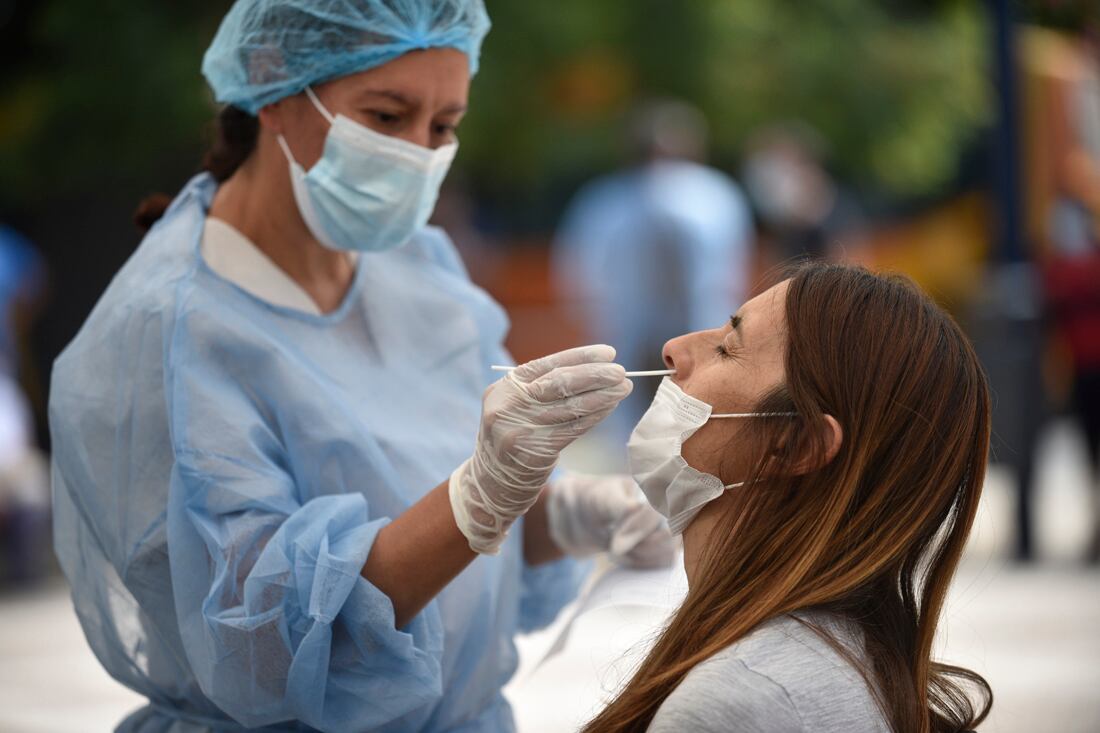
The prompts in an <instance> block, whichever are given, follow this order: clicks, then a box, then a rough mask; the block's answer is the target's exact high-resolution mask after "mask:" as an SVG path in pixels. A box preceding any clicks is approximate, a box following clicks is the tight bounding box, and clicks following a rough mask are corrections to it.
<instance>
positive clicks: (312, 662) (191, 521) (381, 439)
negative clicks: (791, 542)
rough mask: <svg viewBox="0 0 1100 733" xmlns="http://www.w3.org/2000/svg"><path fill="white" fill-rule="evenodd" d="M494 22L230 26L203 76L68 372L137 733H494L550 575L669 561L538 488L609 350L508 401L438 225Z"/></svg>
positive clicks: (87, 544) (598, 504)
mask: <svg viewBox="0 0 1100 733" xmlns="http://www.w3.org/2000/svg"><path fill="white" fill-rule="evenodd" d="M488 26H489V23H488V18H487V17H486V15H485V12H484V9H483V7H482V3H481V2H480V0H355V1H352V2H324V1H322V0H311V1H310V2H304V1H296V0H240V1H239V2H237V3H236V4H235V5H234V6H233V8H232V9H231V10H230V12H229V14H228V15H227V16H226V18H225V20H224V21H223V23H222V25H221V28H220V30H219V31H218V34H217V36H216V37H215V39H214V41H213V44H212V46H211V47H210V49H209V50H208V51H207V54H206V57H205V60H204V63H203V72H204V74H205V76H206V78H207V80H208V81H209V82H210V85H211V86H212V87H213V89H214V93H215V95H216V97H217V99H218V100H219V101H221V102H223V103H225V105H226V106H225V108H224V110H223V111H222V112H221V114H220V116H219V120H218V128H217V139H216V141H215V144H214V147H213V149H212V150H211V151H210V153H209V154H208V155H207V158H206V167H207V169H208V171H207V172H206V173H203V174H202V175H199V176H197V177H196V178H194V179H193V180H192V181H191V182H190V183H188V184H187V186H186V187H185V188H184V189H183V190H182V192H180V193H179V195H178V196H177V197H176V199H175V200H174V201H173V202H172V204H171V206H169V207H168V208H167V211H163V212H162V211H159V210H155V208H151V207H149V206H146V207H145V208H144V210H143V211H142V212H141V217H142V218H143V219H144V220H145V221H146V222H147V223H149V222H151V221H152V220H154V219H157V218H158V216H159V215H161V214H162V216H159V220H158V221H156V224H155V226H153V227H152V229H151V231H150V232H149V233H148V235H147V236H146V237H145V239H144V241H143V242H142V244H141V246H140V247H139V248H138V250H137V251H136V252H135V253H134V255H133V256H132V257H131V258H130V260H129V261H128V262H127V263H126V265H125V266H124V267H123V268H122V270H121V271H120V272H119V273H118V275H117V276H116V277H115V278H114V280H113V282H112V283H111V285H110V287H109V288H108V289H107V291H106V293H105V294H104V295H103V297H102V299H101V300H100V302H99V303H98V305H97V306H96V308H95V310H94V311H93V313H92V314H91V316H90V317H89V318H88V321H87V322H86V323H85V325H84V327H83V329H82V330H81V332H80V333H79V335H78V336H77V337H76V339H75V340H74V341H73V343H72V344H71V345H70V346H69V347H68V348H67V349H66V350H65V352H64V353H63V354H62V355H61V357H60V358H59V359H58V361H57V363H56V366H55V369H54V373H53V382H52V392H51V404H50V423H51V430H52V435H53V447H54V473H53V476H54V489H55V512H56V520H55V522H56V526H55V530H56V545H57V552H58V556H59V558H60V560H61V563H62V567H63V568H64V570H65V572H66V574H67V575H68V577H69V580H70V581H71V583H72V586H73V600H74V604H75V607H76V611H77V613H78V615H79V617H80V620H81V623H82V625H83V628H84V631H85V634H86V635H87V637H88V641H89V643H90V644H91V646H92V648H93V650H94V651H95V653H96V655H97V656H98V658H99V659H100V661H101V662H102V663H103V665H104V666H105V667H106V668H107V669H108V671H109V672H110V673H111V674H112V675H113V676H114V677H115V678H116V679H118V680H119V681H120V682H122V683H123V684H125V685H127V686H128V687H130V688H132V689H134V690H136V691H138V692H140V693H142V694H144V695H146V696H148V697H149V700H150V704H149V705H148V706H147V707H145V708H143V709H141V710H139V711H137V712H135V713H134V714H132V715H131V716H130V717H128V718H127V719H126V720H125V721H124V722H123V723H122V724H121V725H120V727H119V730H121V731H142V732H150V733H151V732H153V731H176V732H182V731H188V732H194V731H207V730H210V731H213V730H217V731H233V730H242V729H244V728H248V729H264V730H313V729H318V730H323V731H367V730H370V731H455V732H458V731H471V732H473V731H486V732H489V731H492V732H493V733H497V732H498V731H508V730H511V729H512V728H513V723H512V717H511V712H510V710H509V708H508V705H507V703H506V702H505V700H504V698H503V697H502V695H501V692H500V689H501V686H502V685H503V684H504V683H505V682H506V681H507V680H508V678H509V677H510V676H511V674H512V673H513V671H514V669H515V666H516V651H515V647H514V646H513V643H512V636H513V634H514V633H515V632H516V631H517V630H520V629H530V628H533V627H536V626H539V625H541V624H545V623H547V622H548V621H549V620H550V619H552V618H553V616H554V615H555V614H556V613H557V611H558V610H559V609H560V607H561V606H562V605H563V604H564V603H565V602H567V601H568V600H569V598H570V597H571V596H572V594H573V593H574V592H575V590H576V587H577V583H578V580H579V577H578V576H579V574H578V572H577V567H576V563H575V561H573V560H570V559H562V555H563V553H568V554H573V555H583V554H588V553H592V552H597V551H601V550H608V549H612V548H613V556H614V557H616V558H617V559H619V560H620V561H623V562H627V563H634V564H655V563H659V562H661V561H662V560H664V559H665V558H668V557H669V556H670V552H671V538H670V536H669V534H668V530H667V527H666V526H665V524H664V521H663V519H662V518H661V517H660V516H659V515H658V514H656V513H655V512H654V511H653V510H652V509H651V508H650V507H649V506H648V505H647V504H646V503H645V502H644V500H643V499H642V498H641V496H640V494H637V493H636V492H637V487H635V486H633V484H632V483H630V482H629V481H623V480H621V479H616V478H607V479H585V478H583V477H577V476H569V475H564V476H558V477H555V480H553V481H552V480H551V472H552V470H553V469H554V466H555V462H556V460H557V457H558V453H559V451H560V450H561V449H562V448H564V447H565V446H566V445H567V444H569V443H570V442H571V441H572V440H573V439H575V438H576V437H578V436H579V435H581V434H583V433H584V432H585V431H586V430H588V429H589V428H590V427H592V426H593V425H594V424H596V423H597V422H599V421H600V420H601V419H602V418H603V417H605V416H606V415H607V414H608V413H609V412H610V411H611V410H612V409H614V407H615V405H616V404H617V403H618V402H619V401H620V400H621V399H622V398H623V397H625V396H626V395H627V393H628V392H629V391H630V387H631V385H630V382H629V381H628V380H626V378H625V376H624V372H623V369H622V367H620V366H618V365H616V364H614V363H612V360H613V358H614V352H613V350H611V349H610V348H609V347H600V346H596V347H584V348H579V349H574V350H571V351H567V352H563V353H560V354H556V355H553V356H550V357H546V358H544V359H541V360H538V361H535V362H532V363H529V364H525V365H522V366H520V367H519V368H518V369H516V371H514V372H513V373H511V374H510V375H508V376H507V377H506V378H504V379H502V380H500V381H499V382H496V383H492V384H491V382H492V379H493V377H492V376H491V372H490V371H489V370H488V366H489V365H490V364H492V363H494V362H499V361H501V360H503V359H506V358H507V355H506V354H505V353H504V351H503V348H502V346H501V342H502V339H503V337H504V334H505V330H506V326H507V322H506V319H505V317H504V315H503V312H502V311H501V309H500V308H499V306H498V305H497V304H495V303H494V302H493V301H492V300H491V299H490V298H489V297H488V296H487V295H486V294H485V293H483V292H482V291H481V290H479V289H478V288H476V287H475V286H474V285H472V284H471V283H470V282H469V280H468V278H467V276H466V274H465V271H464V270H463V268H462V265H461V263H460V262H459V260H458V257H457V255H456V253H455V250H454V248H453V247H452V245H451V244H450V242H449V241H448V239H447V238H446V236H445V235H444V234H443V233H442V232H440V231H439V230H436V229H432V228H426V227H425V226H424V225H425V223H426V221H427V219H428V217H429V214H430V213H431V211H432V208H433V206H434V203H435V199H436V194H437V191H438V188H439V185H440V181H441V180H442V179H443V177H444V175H445V174H446V172H447V168H448V166H449V164H450V162H451V159H452V158H453V157H454V155H455V150H456V147H457V145H456V142H455V127H456V126H457V125H458V122H459V120H460V119H461V117H462V115H463V111H464V110H465V107H466V100H467V91H468V86H469V81H470V76H471V74H472V73H473V72H474V71H475V70H476V67H477V59H478V49H479V47H480V43H481V41H482V38H483V37H484V35H485V33H486V31H487V30H488ZM487 385H489V386H488V389H486V386H487ZM548 483H550V484H551V485H550V487H549V489H547V490H545V491H544V487H546V485H547V484H548ZM521 520H524V521H521Z"/></svg>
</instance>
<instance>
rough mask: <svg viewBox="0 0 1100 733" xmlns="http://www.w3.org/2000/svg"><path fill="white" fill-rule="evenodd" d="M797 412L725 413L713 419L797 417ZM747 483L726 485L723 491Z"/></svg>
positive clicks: (714, 416) (712, 417)
mask: <svg viewBox="0 0 1100 733" xmlns="http://www.w3.org/2000/svg"><path fill="white" fill-rule="evenodd" d="M797 415H798V413H797V412H725V413H722V414H719V415H711V416H710V417H711V419H714V418H718V417H796V416H797ZM746 483H747V482H745V481H738V482H737V483H735V484H726V485H724V486H723V487H722V488H723V489H736V488H738V487H740V486H744V485H745V484H746Z"/></svg>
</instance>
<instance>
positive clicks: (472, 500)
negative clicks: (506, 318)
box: [449, 346, 633, 554]
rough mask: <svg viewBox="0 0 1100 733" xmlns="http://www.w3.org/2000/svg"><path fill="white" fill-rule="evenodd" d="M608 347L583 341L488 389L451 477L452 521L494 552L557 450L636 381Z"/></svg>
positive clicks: (477, 545) (531, 499) (480, 548)
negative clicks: (467, 450) (470, 446)
mask: <svg viewBox="0 0 1100 733" xmlns="http://www.w3.org/2000/svg"><path fill="white" fill-rule="evenodd" d="M614 358H615V350H614V349H613V348H611V347H610V346H582V347H578V348H575V349H569V350H568V351H562V352H560V353H557V354H551V355H550V356H546V357H543V358H541V359H536V360H535V361H532V362H528V363H527V364H522V365H520V366H519V367H516V368H515V369H514V370H512V371H510V372H509V373H508V374H507V375H506V376H505V377H504V378H503V379H501V380H500V381H499V382H496V383H494V384H492V385H490V387H489V388H488V389H487V390H486V391H485V395H484V397H483V398H482V414H481V428H480V430H479V432H478V438H477V445H476V447H475V448H474V454H473V456H471V457H470V458H469V459H468V460H467V461H466V462H465V463H463V464H462V465H461V466H459V467H458V468H457V469H456V470H455V472H454V473H453V474H452V475H451V482H450V489H449V490H450V497H451V508H452V510H453V511H454V515H455V520H456V521H457V523H458V527H459V529H460V530H462V533H463V534H464V535H466V538H467V539H468V540H469V541H470V547H471V548H472V549H474V550H475V551H477V552H480V553H487V554H494V553H495V552H496V551H497V549H498V548H499V547H500V544H501V542H503V541H504V536H505V534H506V533H507V531H508V528H509V527H510V526H511V525H512V523H513V522H515V520H516V519H517V518H519V517H520V516H522V515H523V514H524V513H525V512H527V510H528V509H530V508H531V506H532V505H533V504H534V503H535V501H536V500H537V499H538V496H539V492H540V491H541V490H542V487H543V486H544V485H545V484H546V482H547V480H548V479H549V478H550V473H551V471H553V469H554V466H555V465H556V464H557V460H558V455H559V454H560V453H561V451H562V449H564V448H565V447H566V446H567V445H569V444H570V443H572V442H573V441H574V440H576V439H577V438H578V437H580V436H581V435H584V434H585V433H586V432H588V430H590V429H591V428H592V427H593V426H595V425H596V424H597V423H599V422H600V421H601V420H603V419H604V418H605V417H607V415H609V414H610V413H611V411H612V410H614V409H615V407H616V406H617V405H618V404H619V402H620V401H622V399H623V398H624V397H626V396H627V395H628V394H630V391H631V389H632V388H633V385H632V384H631V382H630V381H629V380H628V379H627V378H626V370H624V369H623V368H622V367H621V366H619V365H618V364H615V363H613V362H612V360H613V359H614Z"/></svg>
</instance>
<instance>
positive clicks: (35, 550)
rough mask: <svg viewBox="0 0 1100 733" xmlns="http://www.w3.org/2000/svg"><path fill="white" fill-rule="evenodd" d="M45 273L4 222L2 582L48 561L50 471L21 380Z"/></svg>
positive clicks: (0, 307) (33, 573) (0, 243)
mask: <svg viewBox="0 0 1100 733" xmlns="http://www.w3.org/2000/svg"><path fill="white" fill-rule="evenodd" d="M43 274H44V273H43V270H42V260H41V257H40V256H39V255H38V252H37V251H36V250H35V248H34V246H33V245H32V244H31V243H30V242H29V241H28V240H27V239H26V238H25V237H23V236H22V235H20V234H19V233H18V232H17V231H15V230H14V229H12V228H11V227H7V226H3V225H0V587H3V586H4V585H9V584H25V583H28V582H30V581H33V580H36V579H38V578H40V577H41V576H42V575H43V574H44V573H45V572H46V569H47V568H48V566H49V561H48V556H47V552H48V548H49V531H48V528H49V505H50V497H49V479H48V475H47V474H48V471H47V467H46V461H45V458H44V457H43V455H42V452H41V451H40V450H39V449H38V447H37V445H36V443H35V434H34V416H33V408H32V406H31V401H30V399H29V398H28V396H27V394H26V392H25V389H24V386H23V383H22V380H23V379H24V378H26V376H27V375H26V371H25V369H23V368H22V367H23V365H24V364H25V363H26V361H27V359H26V333H27V330H28V328H29V327H30V324H31V323H32V321H33V317H34V313H35V311H36V309H37V307H38V306H39V305H40V302H41V299H42V297H43V295H44V292H43V286H44V279H43Z"/></svg>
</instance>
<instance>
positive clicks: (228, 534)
mask: <svg viewBox="0 0 1100 733" xmlns="http://www.w3.org/2000/svg"><path fill="white" fill-rule="evenodd" d="M176 345H177V346H179V343H178V341H177V344H176ZM174 351H176V353H175V354H173V359H171V360H170V363H172V362H175V363H178V364H181V365H183V366H180V367H177V368H171V369H170V370H169V372H170V374H169V376H168V377H167V379H166V381H167V384H166V389H167V392H168V402H169V414H170V415H171V417H170V420H171V424H172V443H173V450H174V453H175V465H174V467H173V472H172V477H171V485H170V488H169V501H168V510H167V511H168V517H167V520H168V542H167V545H168V553H169V561H170V566H171V580H172V590H173V594H174V597H175V607H176V615H177V622H178V624H179V628H180V634H181V637H182V640H183V643H184V648H185V649H186V653H187V658H188V661H189V662H190V665H191V667H192V669H193V670H194V673H195V676H196V678H197V680H198V683H199V686H200V687H201V689H202V692H203V693H204V694H205V695H206V696H207V697H208V698H210V699H211V700H212V701H213V702H214V703H215V704H216V705H217V706H218V707H219V708H221V709H222V710H223V711H224V712H225V713H226V714H228V715H229V716H231V717H232V718H234V719H235V720H237V721H238V722H239V723H241V724H242V725H244V726H246V727H249V728H252V727H261V726H265V725H272V724H275V723H277V722H280V721H288V720H297V721H302V722H304V723H306V724H307V725H309V726H311V727H313V728H316V729H318V730H321V731H347V730H366V729H375V728H377V727H380V726H382V725H384V724H386V723H388V722H391V721H394V720H396V719H398V718H400V717H402V716H403V715H405V714H407V713H410V712H412V711H414V710H416V709H417V708H422V707H423V706H425V705H430V704H432V703H433V702H434V701H436V700H438V699H439V698H440V697H441V696H442V690H441V686H442V685H441V668H440V663H441V658H442V647H443V628H442V624H441V620H440V614H439V608H438V604H437V602H436V601H433V602H432V603H430V604H428V606H427V607H426V608H425V609H424V610H423V611H422V612H421V613H419V614H418V615H417V616H416V617H414V618H413V620H412V621H411V622H409V624H408V625H407V626H406V627H405V628H403V629H400V630H398V629H396V628H395V627H394V611H393V605H392V603H391V601H390V599H389V598H388V597H387V596H386V595H385V594H384V593H382V592H381V591H380V590H379V589H378V588H376V587H375V586H373V585H372V584H371V583H369V582H368V581H367V580H365V579H364V578H363V577H362V576H361V575H360V571H361V570H362V568H363V565H364V563H365V562H366V558H367V555H368V554H369V553H370V550H371V547H372V545H373V543H374V540H375V537H377V535H378V532H379V530H381V528H382V527H384V526H385V525H386V524H387V523H388V522H389V520H388V519H387V518H384V517H382V518H373V519H372V517H371V512H370V503H369V500H368V498H367V495H365V494H364V493H362V492H363V489H364V487H361V486H355V485H350V483H349V484H348V485H343V484H342V483H340V482H341V479H342V478H344V477H341V476H339V475H335V476H334V477H333V479H332V480H333V482H334V485H332V486H311V487H303V486H299V485H297V484H296V482H295V479H294V477H293V475H292V472H291V470H290V468H289V459H288V458H287V450H286V449H285V447H284V446H283V445H281V441H282V437H281V435H280V432H279V429H278V427H277V426H278V424H279V423H278V420H277V418H276V417H274V416H272V415H270V414H268V413H267V412H266V409H265V408H264V407H263V406H262V405H261V401H260V399H259V398H258V397H257V396H256V394H255V393H254V390H252V389H249V388H248V387H247V386H246V385H248V384H249V383H250V381H249V380H251V383H252V384H255V382H256V380H262V379H263V376H262V375H263V374H264V370H265V366H264V364H263V362H262V361H250V360H249V358H248V356H247V355H246V354H242V353H240V352H239V351H238V352H236V353H234V354H232V358H228V356H227V355H226V354H219V353H216V352H215V351H213V350H210V349H207V350H203V349H199V348H197V347H196V346H195V344H194V343H191V344H190V346H189V347H188V348H187V349H186V351H187V353H186V354H183V353H181V352H180V351H179V350H174ZM228 365H232V367H230V366H228ZM231 369H232V370H234V371H233V372H232V373H230V370H231ZM306 399H308V397H306ZM312 450H313V451H314V453H313V454H311V457H313V458H316V459H317V460H323V454H324V450H323V447H322V446H314V447H313V449H312ZM306 496H308V497H311V498H308V499H303V497H306Z"/></svg>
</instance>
